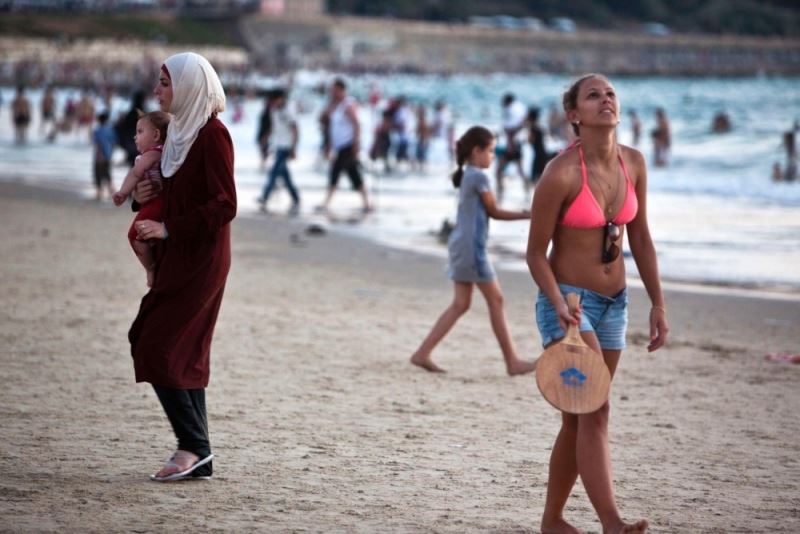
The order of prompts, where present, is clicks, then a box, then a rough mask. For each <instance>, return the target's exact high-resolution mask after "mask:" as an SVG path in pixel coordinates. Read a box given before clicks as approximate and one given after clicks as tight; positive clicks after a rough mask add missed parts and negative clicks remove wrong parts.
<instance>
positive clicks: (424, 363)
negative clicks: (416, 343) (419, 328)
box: [411, 353, 447, 373]
mask: <svg viewBox="0 0 800 534" xmlns="http://www.w3.org/2000/svg"><path fill="white" fill-rule="evenodd" d="M411 363H412V364H414V365H416V366H418V367H422V368H423V369H425V370H426V371H430V372H431V373H445V372H447V371H445V370H444V369H442V368H441V367H439V366H438V365H436V364H435V363H433V360H431V357H430V356H422V355H421V354H419V353H414V355H413V356H412V357H411Z"/></svg>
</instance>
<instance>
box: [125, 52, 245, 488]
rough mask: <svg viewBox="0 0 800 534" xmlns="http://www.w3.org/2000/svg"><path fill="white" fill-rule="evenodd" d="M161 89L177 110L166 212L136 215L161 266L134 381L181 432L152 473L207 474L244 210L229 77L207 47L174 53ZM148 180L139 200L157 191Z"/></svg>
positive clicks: (167, 155) (158, 93)
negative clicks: (225, 308) (210, 407)
mask: <svg viewBox="0 0 800 534" xmlns="http://www.w3.org/2000/svg"><path fill="white" fill-rule="evenodd" d="M153 93H154V95H155V97H156V100H157V101H158V104H159V106H160V107H161V110H162V111H166V112H169V113H171V114H172V121H171V122H170V125H169V129H168V130H167V140H166V142H165V144H164V151H163V153H162V157H161V173H162V175H163V176H164V180H163V194H164V195H165V199H164V203H165V208H164V214H163V217H162V220H160V221H153V220H145V221H140V222H138V223H137V231H138V234H139V239H142V240H146V241H149V242H150V243H152V244H153V246H154V248H155V257H156V274H155V281H154V283H153V287H152V288H151V289H150V292H149V293H147V295H145V296H144V298H143V299H142V303H141V307H140V309H139V314H138V315H137V317H136V319H135V320H134V322H133V325H132V326H131V329H130V332H129V334H128V338H129V340H130V342H131V354H132V356H133V362H134V369H135V372H136V381H137V382H150V383H151V384H152V385H153V388H154V389H155V391H156V394H157V395H158V398H159V400H160V401H161V404H162V406H163V407H164V411H165V412H166V414H167V417H168V418H169V421H170V423H171V425H172V428H173V430H174V431H175V435H176V437H177V438H178V446H177V450H176V451H175V453H174V454H173V455H172V457H171V458H170V459H169V460H168V461H167V463H166V464H165V465H164V467H163V468H162V469H161V470H160V471H159V472H158V473H156V474H155V475H151V478H152V479H153V480H156V481H169V480H178V479H181V478H188V477H204V478H206V477H209V476H211V473H212V463H211V460H212V458H213V456H214V455H213V454H211V445H210V442H209V437H208V423H207V417H206V406H205V388H206V386H207V385H208V378H209V359H210V346H211V338H212V335H213V332H214V325H215V324H216V320H217V314H218V312H219V307H220V304H221V302H222V294H223V291H224V288H225V280H226V279H227V276H228V271H229V269H230V260H231V252H230V251H231V249H230V224H229V223H230V221H231V220H232V219H233V218H234V216H235V215H236V188H235V185H234V179H233V143H232V142H231V137H230V135H229V134H228V130H227V129H226V128H225V126H224V125H223V124H222V122H220V120H219V119H218V118H217V114H218V113H219V112H221V111H223V110H224V109H225V93H224V91H223V89H222V84H221V83H220V81H219V77H218V76H217V73H216V72H215V71H214V69H213V67H212V66H211V64H209V62H208V61H207V60H206V59H205V58H203V57H202V56H200V55H198V54H194V53H191V52H187V53H183V54H177V55H174V56H171V57H170V58H168V59H167V60H166V61H165V62H164V65H162V66H161V73H160V76H159V80H158V84H157V85H156V87H155V89H154V91H153ZM144 184H147V185H142V186H141V187H139V189H138V191H137V199H138V200H140V201H147V200H148V197H149V196H150V195H151V193H150V189H151V188H150V186H149V184H148V183H147V181H145V182H144Z"/></svg>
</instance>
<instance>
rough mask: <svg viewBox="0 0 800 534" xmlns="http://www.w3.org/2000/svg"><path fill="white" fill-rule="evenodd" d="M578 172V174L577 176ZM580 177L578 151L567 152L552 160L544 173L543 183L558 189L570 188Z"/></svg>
mask: <svg viewBox="0 0 800 534" xmlns="http://www.w3.org/2000/svg"><path fill="white" fill-rule="evenodd" d="M576 172H577V174H576ZM579 175H580V158H579V157H578V151H577V150H565V151H563V152H561V153H560V154H558V155H557V156H556V157H554V158H553V159H551V160H550V161H549V162H548V163H547V166H546V167H545V169H544V172H543V173H542V178H541V182H542V183H548V184H550V185H551V186H556V187H570V186H572V185H573V183H574V182H575V177H576V176H579Z"/></svg>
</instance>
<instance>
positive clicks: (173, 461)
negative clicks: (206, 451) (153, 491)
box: [156, 450, 200, 478]
mask: <svg viewBox="0 0 800 534" xmlns="http://www.w3.org/2000/svg"><path fill="white" fill-rule="evenodd" d="M199 459H200V457H199V456H197V455H196V454H192V453H191V452H189V451H182V450H177V451H175V454H173V455H172V457H171V458H170V459H169V460H167V463H165V464H164V467H162V468H161V471H159V472H158V473H156V476H157V477H159V478H163V477H166V476H169V475H171V474H173V473H181V472H183V471H186V470H187V469H189V468H190V467H192V466H193V465H194V464H195V463H196V462H197V461H198V460H199Z"/></svg>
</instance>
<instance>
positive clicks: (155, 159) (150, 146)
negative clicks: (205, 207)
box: [112, 111, 170, 287]
mask: <svg viewBox="0 0 800 534" xmlns="http://www.w3.org/2000/svg"><path fill="white" fill-rule="evenodd" d="M169 121H170V116H169V114H168V113H164V112H163V111H151V112H149V113H143V112H140V113H139V121H138V122H137V123H136V135H135V136H134V138H133V140H134V142H135V143H136V149H137V150H138V151H139V155H138V156H136V161H135V162H134V164H133V167H132V168H131V170H130V172H128V175H127V176H126V177H125V180H124V181H123V182H122V186H120V188H119V191H117V192H116V193H114V195H113V196H112V199H113V200H114V204H116V205H117V206H120V205H121V204H122V203H123V202H125V199H127V198H128V196H130V194H131V193H132V192H133V190H134V189H135V188H136V184H138V183H139V181H140V180H142V179H143V178H145V177H146V176H147V174H148V171H150V170H156V171H158V170H159V168H160V166H161V150H162V149H163V147H164V141H165V140H166V137H167V126H168V125H169ZM163 212H164V198H163V194H159V195H158V196H157V197H155V198H154V199H152V200H149V201H148V202H147V203H145V204H144V205H142V206H141V209H140V210H139V213H137V214H136V218H135V219H134V220H133V224H131V228H130V230H128V240H129V241H130V243H131V247H133V251H134V252H135V253H136V257H138V258H139V261H140V262H141V263H142V265H143V266H144V268H145V271H147V287H152V286H153V279H154V277H155V271H154V268H155V259H154V257H153V251H152V250H151V249H150V244H149V243H148V242H147V241H141V240H139V239H138V237H137V235H138V232H137V231H136V228H135V225H136V221H139V220H145V219H149V220H153V221H160V220H161V219H162V218H163Z"/></svg>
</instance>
